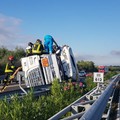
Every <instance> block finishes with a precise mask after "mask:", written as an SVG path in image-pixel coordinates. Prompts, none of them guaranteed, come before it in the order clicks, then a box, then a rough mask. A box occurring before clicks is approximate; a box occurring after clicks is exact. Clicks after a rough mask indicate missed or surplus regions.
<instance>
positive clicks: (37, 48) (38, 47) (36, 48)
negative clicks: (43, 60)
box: [32, 43, 42, 53]
mask: <svg viewBox="0 0 120 120" xmlns="http://www.w3.org/2000/svg"><path fill="white" fill-rule="evenodd" d="M41 47H42V45H41V44H39V43H35V44H34V46H33V49H32V53H42V49H41Z"/></svg>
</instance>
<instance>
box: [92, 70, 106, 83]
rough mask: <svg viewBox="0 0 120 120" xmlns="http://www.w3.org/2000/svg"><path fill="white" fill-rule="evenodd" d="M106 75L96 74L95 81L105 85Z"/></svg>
mask: <svg viewBox="0 0 120 120" xmlns="http://www.w3.org/2000/svg"><path fill="white" fill-rule="evenodd" d="M103 78H104V73H100V72H94V81H93V82H97V83H101V82H102V83H103Z"/></svg>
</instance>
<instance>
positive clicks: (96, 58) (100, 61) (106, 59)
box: [75, 54, 120, 65]
mask: <svg viewBox="0 0 120 120" xmlns="http://www.w3.org/2000/svg"><path fill="white" fill-rule="evenodd" d="M75 58H76V61H81V60H84V61H93V62H94V63H95V65H120V56H119V57H115V56H114V55H112V54H108V55H104V56H100V55H79V54H76V55H75Z"/></svg>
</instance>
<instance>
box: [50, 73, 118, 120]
mask: <svg viewBox="0 0 120 120" xmlns="http://www.w3.org/2000/svg"><path fill="white" fill-rule="evenodd" d="M119 76H120V75H116V76H114V77H112V78H111V80H110V83H109V84H108V85H104V84H103V85H102V84H101V85H100V86H99V87H97V88H94V89H93V90H91V91H90V92H88V93H87V94H85V95H84V96H82V97H81V98H79V99H78V100H76V101H75V102H74V103H72V104H70V105H69V106H67V107H66V108H64V109H63V110H61V111H60V112H58V113H57V114H55V115H54V116H52V117H51V118H49V120H60V118H61V117H62V116H63V115H65V114H66V113H67V112H71V113H72V114H71V116H70V117H67V118H64V119H62V120H73V119H74V120H78V119H80V120H100V119H101V118H104V117H105V118H106V120H107V119H108V118H109V113H110V108H108V111H107V114H103V113H104V111H105V109H106V105H108V104H109V107H110V106H111V105H110V104H111V102H112V94H113V93H114V90H115V86H116V84H117V82H118V81H119ZM79 108H83V109H84V111H79Z"/></svg>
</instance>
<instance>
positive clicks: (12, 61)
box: [3, 56, 15, 85]
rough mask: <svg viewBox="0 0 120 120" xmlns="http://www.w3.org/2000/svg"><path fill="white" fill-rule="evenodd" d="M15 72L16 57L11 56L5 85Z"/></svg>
mask: <svg viewBox="0 0 120 120" xmlns="http://www.w3.org/2000/svg"><path fill="white" fill-rule="evenodd" d="M14 72H15V66H14V57H13V56H9V57H8V63H7V64H6V68H5V79H4V81H3V82H4V85H6V84H7V83H8V82H9V80H10V79H13V78H12V74H13V73H14Z"/></svg>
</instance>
